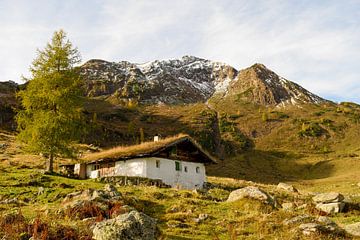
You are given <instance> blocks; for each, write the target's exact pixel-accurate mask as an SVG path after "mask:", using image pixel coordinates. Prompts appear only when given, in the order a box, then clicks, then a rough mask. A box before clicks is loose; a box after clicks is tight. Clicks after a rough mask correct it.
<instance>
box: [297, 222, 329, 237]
mask: <svg viewBox="0 0 360 240" xmlns="http://www.w3.org/2000/svg"><path fill="white" fill-rule="evenodd" d="M299 230H300V231H301V232H302V233H303V234H304V235H306V236H309V235H311V234H314V233H319V232H323V231H324V227H323V226H322V225H321V224H318V223H303V224H301V225H300V226H299Z"/></svg>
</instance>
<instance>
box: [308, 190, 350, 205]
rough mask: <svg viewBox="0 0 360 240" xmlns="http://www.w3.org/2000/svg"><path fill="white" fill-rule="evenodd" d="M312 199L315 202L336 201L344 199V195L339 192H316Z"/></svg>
mask: <svg viewBox="0 0 360 240" xmlns="http://www.w3.org/2000/svg"><path fill="white" fill-rule="evenodd" d="M312 199H313V201H314V202H316V203H337V202H341V201H342V200H344V196H343V195H342V194H340V193H336V192H330V193H320V194H317V195H316V196H314V197H313V198H312Z"/></svg>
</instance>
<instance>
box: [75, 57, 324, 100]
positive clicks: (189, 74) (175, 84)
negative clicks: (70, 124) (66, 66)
mask: <svg viewBox="0 0 360 240" xmlns="http://www.w3.org/2000/svg"><path fill="white" fill-rule="evenodd" d="M81 73H82V75H83V76H84V78H85V82H86V91H87V95H88V96H89V97H100V96H103V97H110V98H115V99H118V100H120V101H125V102H127V101H129V100H133V101H134V100H135V101H138V102H140V103H150V104H154V103H166V104H178V103H196V102H206V101H207V100H209V99H210V98H211V97H213V96H216V95H217V96H218V95H220V96H222V97H227V96H231V95H238V96H239V97H240V98H242V99H245V100H247V101H250V102H254V103H257V104H261V105H266V106H267V105H288V104H290V105H294V104H301V103H315V104H318V103H322V102H325V101H326V100H324V99H322V98H320V97H318V96H316V95H315V94H312V93H310V92H309V91H307V90H306V89H304V88H302V87H301V86H299V85H297V84H296V83H294V82H291V81H288V80H286V79H284V78H282V77H280V76H278V75H277V74H276V73H274V72H272V71H271V70H269V69H267V68H266V67H265V66H264V65H262V64H255V65H253V66H251V67H249V68H247V69H244V70H241V71H238V70H236V69H235V68H234V67H232V66H230V65H227V64H224V63H220V62H213V61H210V60H206V59H202V58H198V57H194V56H184V57H182V58H181V59H174V60H163V61H159V60H156V61H152V62H147V63H143V64H135V63H130V62H127V61H121V62H118V63H115V62H107V61H104V60H96V59H94V60H90V61H88V62H86V63H85V64H84V65H82V66H81Z"/></svg>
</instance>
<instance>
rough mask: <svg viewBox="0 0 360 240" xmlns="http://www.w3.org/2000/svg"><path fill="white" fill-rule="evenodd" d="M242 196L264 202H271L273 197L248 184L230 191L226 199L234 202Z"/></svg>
mask: <svg viewBox="0 0 360 240" xmlns="http://www.w3.org/2000/svg"><path fill="white" fill-rule="evenodd" d="M243 198H251V199H255V200H260V201H262V202H265V203H269V204H273V202H274V201H273V199H272V198H271V197H270V195H269V194H267V193H266V192H264V191H262V190H260V189H259V188H257V187H253V186H249V187H244V188H240V189H237V190H235V191H232V192H231V193H230V195H229V197H228V199H227V200H226V201H227V202H234V201H237V200H240V199H243Z"/></svg>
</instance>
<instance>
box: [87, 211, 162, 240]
mask: <svg viewBox="0 0 360 240" xmlns="http://www.w3.org/2000/svg"><path fill="white" fill-rule="evenodd" d="M155 234H156V220H155V219H153V218H151V217H149V216H147V215H145V214H144V213H139V212H137V211H131V212H130V213H125V214H122V215H120V216H118V217H116V218H114V219H109V220H105V221H102V222H99V223H97V224H96V225H95V227H94V229H93V238H94V239H95V240H117V239H119V240H120V239H121V240H122V239H127V240H153V239H155V237H156V236H155Z"/></svg>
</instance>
